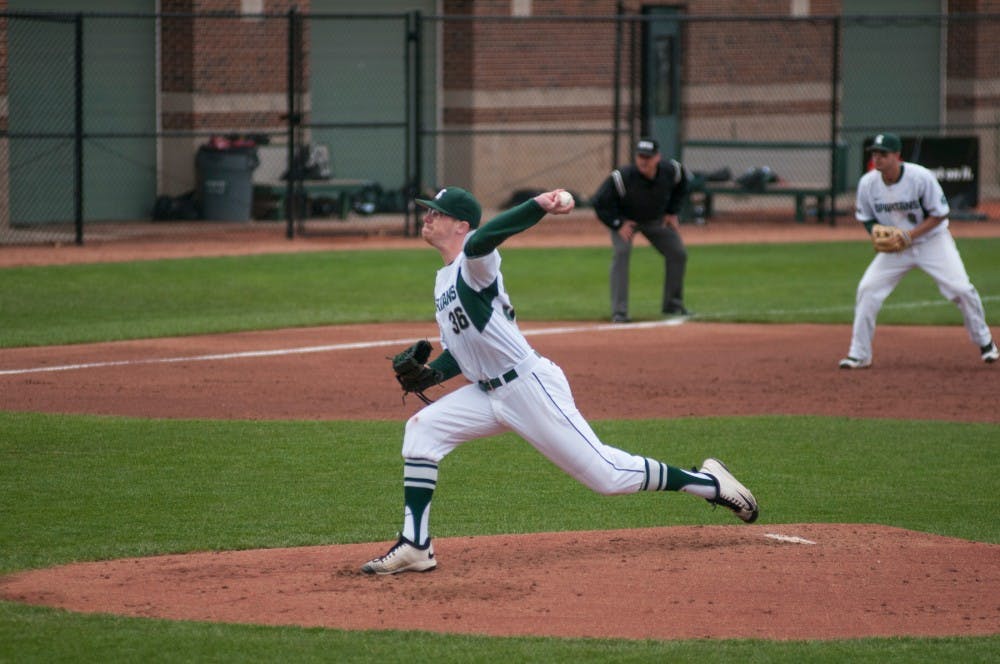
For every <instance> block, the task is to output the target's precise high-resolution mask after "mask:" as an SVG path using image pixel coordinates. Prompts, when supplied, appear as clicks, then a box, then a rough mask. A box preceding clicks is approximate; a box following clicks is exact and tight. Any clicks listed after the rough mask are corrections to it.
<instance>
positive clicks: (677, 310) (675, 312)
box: [663, 307, 694, 318]
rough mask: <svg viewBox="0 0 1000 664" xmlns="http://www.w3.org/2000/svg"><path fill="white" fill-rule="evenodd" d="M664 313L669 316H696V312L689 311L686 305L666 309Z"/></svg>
mask: <svg viewBox="0 0 1000 664" xmlns="http://www.w3.org/2000/svg"><path fill="white" fill-rule="evenodd" d="M663 315H664V316H666V317H668V318H678V317H680V318H690V317H691V316H694V312H693V311H689V310H688V309H687V308H685V307H671V308H669V309H666V310H664V312H663Z"/></svg>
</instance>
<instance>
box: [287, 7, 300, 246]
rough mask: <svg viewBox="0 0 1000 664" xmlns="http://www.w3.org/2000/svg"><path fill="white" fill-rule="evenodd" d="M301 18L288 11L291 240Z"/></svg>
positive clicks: (290, 233) (291, 234)
mask: <svg viewBox="0 0 1000 664" xmlns="http://www.w3.org/2000/svg"><path fill="white" fill-rule="evenodd" d="M300 21H301V17H300V16H299V9H298V7H297V6H293V7H292V8H291V9H289V10H288V99H287V104H288V176H287V177H288V179H287V182H286V184H285V237H287V238H288V239H289V240H291V239H292V238H294V237H295V204H296V202H297V201H296V199H297V197H298V194H299V192H298V189H299V187H298V186H297V185H298V180H297V178H298V177H299V175H298V173H296V168H295V147H296V146H297V145H298V142H299V141H298V137H299V124H300V123H301V122H302V115H301V113H300V111H299V107H298V106H299V105H298V98H299V90H298V76H297V72H298V68H299V62H298V60H299V58H298V55H299V52H298V43H299V39H298V31H299V27H300Z"/></svg>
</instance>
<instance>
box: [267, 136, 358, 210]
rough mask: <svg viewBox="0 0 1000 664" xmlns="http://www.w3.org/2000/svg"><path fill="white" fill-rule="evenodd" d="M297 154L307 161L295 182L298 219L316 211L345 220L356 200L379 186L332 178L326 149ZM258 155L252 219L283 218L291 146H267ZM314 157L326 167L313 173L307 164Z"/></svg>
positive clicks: (307, 149) (312, 148) (304, 148)
mask: <svg viewBox="0 0 1000 664" xmlns="http://www.w3.org/2000/svg"><path fill="white" fill-rule="evenodd" d="M300 151H301V155H300V156H299V152H300ZM296 153H297V156H298V158H299V159H301V160H304V161H306V163H302V164H300V165H299V166H298V167H299V168H301V169H302V172H301V175H302V178H303V179H301V180H296V181H295V183H294V185H295V186H294V191H295V194H294V199H295V202H296V206H295V208H294V210H295V216H296V217H297V218H299V219H305V218H308V217H311V216H313V213H314V212H315V211H317V210H321V211H322V216H330V215H336V216H337V217H339V218H340V219H346V218H347V215H349V214H350V212H351V207H352V203H353V202H354V200H355V198H356V197H357V196H358V195H359V194H361V193H362V192H364V191H365V190H366V189H368V188H370V187H372V186H375V184H376V183H375V182H374V181H373V180H364V179H357V178H333V177H329V176H330V169H329V150H328V149H327V148H326V146H321V145H320V146H301V147H300V148H297V149H296ZM257 155H258V158H259V162H260V163H259V165H258V166H257V169H256V170H255V171H254V174H253V217H254V219H284V218H285V215H286V201H285V199H286V197H287V195H288V181H287V180H286V179H285V176H284V173H285V171H287V169H288V146H287V145H264V146H261V147H259V148H258V149H257ZM311 158H317V159H320V160H323V161H325V162H326V163H325V164H324V165H325V166H326V168H325V169H323V168H320V169H318V171H319V172H315V173H314V172H312V171H311V170H310V167H311V166H312V164H311V162H308V159H311Z"/></svg>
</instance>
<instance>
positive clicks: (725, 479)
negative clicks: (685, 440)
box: [699, 459, 760, 523]
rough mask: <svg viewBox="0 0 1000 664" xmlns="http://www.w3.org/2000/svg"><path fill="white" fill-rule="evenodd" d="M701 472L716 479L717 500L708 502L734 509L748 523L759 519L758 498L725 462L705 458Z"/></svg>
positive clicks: (734, 512)
mask: <svg viewBox="0 0 1000 664" xmlns="http://www.w3.org/2000/svg"><path fill="white" fill-rule="evenodd" d="M699 472H702V473H705V474H706V475H709V476H711V478H712V479H714V480H715V488H716V496H715V500H709V501H708V502H710V503H712V504H713V505H722V506H723V507H728V508H729V509H731V510H732V511H733V514H735V515H736V516H737V517H738V518H740V519H742V520H743V521H746V522H747V523H753V522H754V521H756V520H757V515H758V514H759V513H760V510H759V509H758V508H757V499H756V498H754V497H753V494H752V493H750V490H749V489H748V488H746V487H745V486H743V485H742V484H741V483H740V481H739V480H737V479H736V478H735V477H733V474H732V473H731V472H729V469H728V468H726V465H725V464H724V463H722V462H721V461H719V460H718V459H705V460H704V461H703V462H702V464H701V469H700V471H699Z"/></svg>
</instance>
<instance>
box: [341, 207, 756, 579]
mask: <svg viewBox="0 0 1000 664" xmlns="http://www.w3.org/2000/svg"><path fill="white" fill-rule="evenodd" d="M416 202H417V203H418V204H419V205H421V206H423V207H425V208H426V209H427V211H426V213H425V214H424V216H423V227H422V228H421V236H422V237H423V239H424V241H426V242H427V243H428V244H429V245H430V246H432V247H434V248H435V249H437V250H438V252H439V253H440V254H441V258H442V259H443V261H444V267H443V268H441V269H440V270H439V271H438V273H437V280H436V282H435V285H434V305H435V307H436V310H437V314H436V317H437V322H438V326H439V328H440V331H441V345H442V347H443V352H442V353H441V355H440V356H438V357H437V358H435V359H434V360H432V361H431V362H429V363H427V365H426V368H432V369H433V370H434V371H436V372H438V376H439V378H440V380H447V379H448V378H452V377H454V376H457V375H458V374H459V373H461V374H462V375H463V376H464V377H465V378H466V380H468V381H469V384H467V385H464V386H462V387H460V388H458V389H457V390H455V391H453V392H450V393H448V394H447V395H445V396H443V397H441V398H440V399H439V400H437V401H435V402H431V403H430V404H429V405H427V406H426V407H424V408H422V409H421V410H420V411H419V412H417V413H416V414H415V415H413V417H411V418H410V419H409V420H408V421H407V423H406V428H405V433H404V435H403V450H402V455H403V461H404V465H403V502H404V511H403V527H402V530H401V533H400V537H399V540H398V541H397V542H396V543H395V544H394V545H393V546H392V547H391V548H390V549H389V551H388V552H387V553H386V554H385V555H384V556H380V557H378V558H375V559H373V560H371V561H369V562H368V563H366V564H365V565H364V566H363V567H362V568H361V569H362V571H364V572H366V573H369V574H395V573H398V572H411V571H412V572H424V571H428V570H431V569H434V568H435V567H436V566H437V560H436V559H435V558H434V548H433V546H432V545H431V537H430V531H429V525H428V524H429V517H430V508H431V498H432V497H433V495H434V489H435V488H436V486H437V479H438V464H440V462H441V460H442V459H444V457H445V456H447V455H448V453H449V452H451V451H452V450H454V449H455V448H456V447H458V446H459V445H461V444H462V443H464V442H466V441H469V440H473V439H476V438H482V437H486V436H492V435H495V434H499V433H502V432H505V431H514V432H515V433H517V434H518V435H520V436H521V437H522V438H524V439H525V440H526V441H528V442H529V443H530V444H531V445H532V446H533V447H534V448H535V449H537V450H538V451H539V452H541V453H542V454H543V455H544V456H545V457H546V458H547V459H549V460H550V461H551V462H552V463H554V464H555V465H557V466H558V467H559V468H561V469H562V470H564V471H565V472H566V473H567V474H569V475H570V476H572V477H574V478H575V479H576V480H578V481H579V482H581V483H583V484H584V485H586V486H587V487H589V488H591V489H592V490H594V491H596V492H599V493H602V494H607V495H612V494H625V493H636V492H638V491H682V492H685V493H689V494H691V495H694V496H697V497H700V498H704V499H705V500H707V501H708V502H710V503H712V504H716V505H723V506H724V507H727V508H729V509H730V510H732V511H733V512H734V513H735V514H736V516H737V517H738V518H740V519H741V520H743V521H745V522H748V523H749V522H753V521H754V520H756V518H757V514H758V508H757V501H756V499H755V498H754V497H753V494H751V493H750V491H749V490H748V489H747V488H746V487H745V486H743V485H742V484H741V483H740V482H739V481H737V480H736V478H735V477H733V475H732V474H731V473H730V472H729V471H728V469H727V468H726V466H725V465H723V464H722V462H720V461H719V460H718V459H712V458H710V459H706V460H705V461H704V462H703V463H702V465H701V469H700V470H698V471H693V470H692V471H686V470H682V469H680V468H677V467H674V466H668V465H667V464H665V463H663V462H661V461H657V460H655V459H650V458H647V457H642V456H636V455H633V454H629V453H627V452H624V451H622V450H620V449H617V448H614V447H611V446H609V445H606V444H604V443H602V442H601V440H600V439H599V438H598V437H597V434H595V433H594V431H593V430H592V429H591V427H590V425H589V424H587V422H586V420H584V418H583V416H582V415H580V412H579V411H578V410H577V408H576V404H575V403H574V401H573V395H572V393H571V391H570V387H569V383H568V382H567V381H566V376H565V375H564V374H563V372H562V370H561V369H560V368H559V367H558V366H557V365H556V364H555V363H554V362H552V361H551V360H549V359H547V358H544V357H542V356H540V355H539V354H538V353H537V352H536V351H535V350H534V349H533V348H532V347H531V346H530V345H529V344H528V342H527V340H526V339H525V338H524V335H523V334H521V331H520V330H519V329H518V326H517V322H516V320H515V316H514V308H513V305H512V304H511V300H510V297H509V296H508V295H507V290H506V289H505V288H504V280H503V275H502V274H501V273H500V262H501V260H500V253H499V252H498V251H497V247H498V246H499V245H500V244H501V243H502V242H503V241H504V240H505V239H507V238H508V237H510V236H512V235H514V234H516V233H520V232H521V231H524V230H527V229H528V228H530V227H531V226H534V225H535V224H537V223H538V222H539V221H541V220H542V218H543V217H544V216H545V215H546V214H547V213H552V214H566V213H568V212H570V211H571V210H572V209H573V199H572V197H571V196H568V195H565V194H564V190H562V189H556V190H553V191H549V192H546V193H544V194H539V195H538V196H536V197H535V198H534V199H532V200H529V201H526V202H524V203H522V204H521V205H518V206H517V207H514V208H512V209H510V210H508V211H506V212H503V213H501V214H500V215H499V216H497V217H496V218H495V219H493V220H492V221H490V222H489V223H487V224H484V225H483V226H482V227H479V221H480V216H481V208H480V205H479V202H478V201H477V200H476V199H475V197H474V196H473V195H472V194H471V193H469V192H468V191H466V190H464V189H460V188H458V187H446V188H444V189H442V190H441V191H440V192H438V194H437V195H436V196H435V197H434V199H433V200H421V199H417V201H416ZM477 229H478V230H477Z"/></svg>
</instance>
